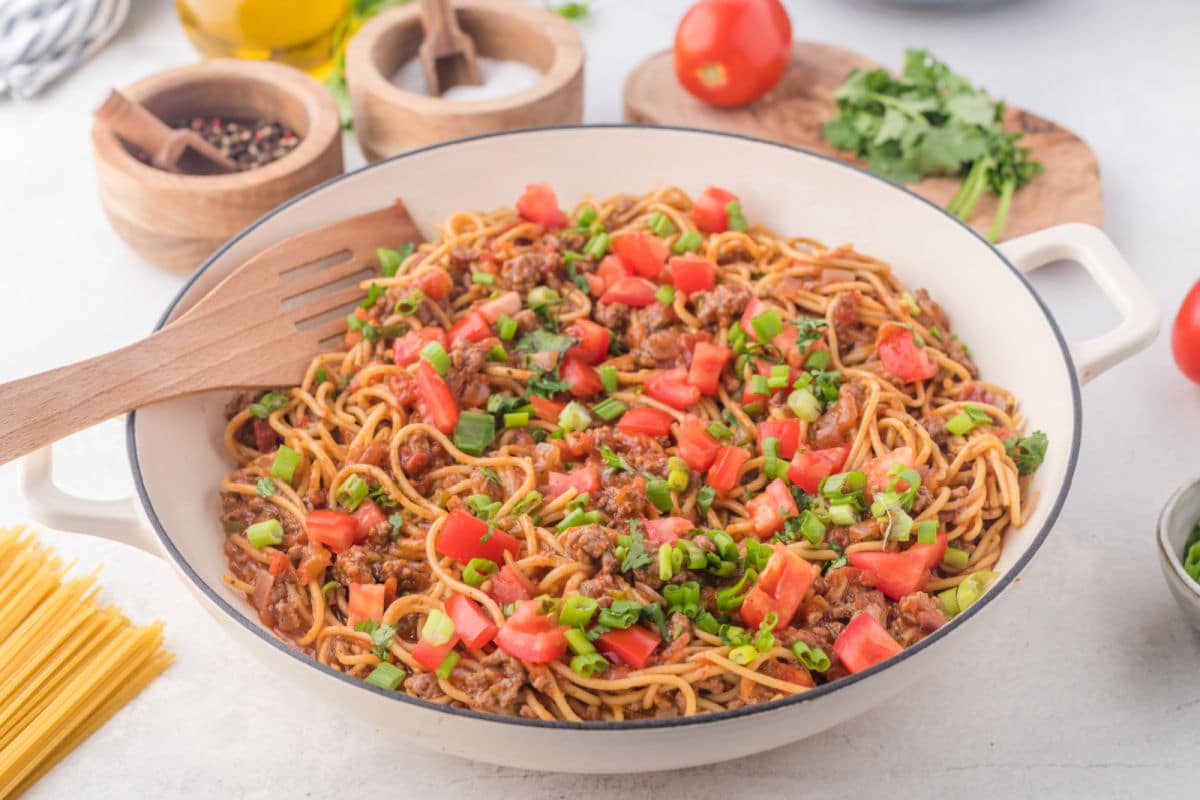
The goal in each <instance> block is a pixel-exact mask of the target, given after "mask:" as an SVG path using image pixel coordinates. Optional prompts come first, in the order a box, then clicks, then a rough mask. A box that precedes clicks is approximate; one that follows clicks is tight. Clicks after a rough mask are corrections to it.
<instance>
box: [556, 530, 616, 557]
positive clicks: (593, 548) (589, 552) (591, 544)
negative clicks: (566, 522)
mask: <svg viewBox="0 0 1200 800" xmlns="http://www.w3.org/2000/svg"><path fill="white" fill-rule="evenodd" d="M559 544H560V545H561V546H562V549H563V550H564V551H565V552H566V554H567V555H568V556H570V558H571V559H572V560H574V561H579V562H581V563H584V564H591V565H592V566H593V567H596V566H598V565H599V561H600V557H601V556H603V555H604V554H605V553H607V552H608V551H609V549H610V548H611V547H612V545H613V537H612V536H611V535H610V534H609V532H608V531H607V530H605V529H604V528H602V527H600V526H599V525H579V526H577V527H574V528H568V529H567V530H566V532H565V533H563V535H562V536H561V537H560V538H559Z"/></svg>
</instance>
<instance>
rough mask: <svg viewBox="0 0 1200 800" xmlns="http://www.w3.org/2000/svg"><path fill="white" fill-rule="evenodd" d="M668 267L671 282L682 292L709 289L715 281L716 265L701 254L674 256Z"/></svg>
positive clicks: (687, 292)
mask: <svg viewBox="0 0 1200 800" xmlns="http://www.w3.org/2000/svg"><path fill="white" fill-rule="evenodd" d="M668 269H669V270H670V272H671V283H673V284H675V288H676V289H678V290H679V291H681V292H683V293H684V294H691V293H692V292H708V291H711V290H712V288H713V286H715V285H716V282H717V265H716V264H714V263H713V262H711V261H709V260H708V259H707V258H704V257H703V256H675V257H674V258H672V259H671V262H670V266H669V267H668Z"/></svg>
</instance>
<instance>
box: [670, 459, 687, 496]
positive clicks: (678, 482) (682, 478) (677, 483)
mask: <svg viewBox="0 0 1200 800" xmlns="http://www.w3.org/2000/svg"><path fill="white" fill-rule="evenodd" d="M672 460H674V458H672ZM691 476H692V473H691V471H689V470H688V469H687V467H686V466H685V467H684V468H683V469H677V468H675V467H671V469H670V470H669V471H668V472H667V488H668V489H669V490H671V491H672V492H682V491H685V490H686V489H687V487H688V481H689V480H690V479H691Z"/></svg>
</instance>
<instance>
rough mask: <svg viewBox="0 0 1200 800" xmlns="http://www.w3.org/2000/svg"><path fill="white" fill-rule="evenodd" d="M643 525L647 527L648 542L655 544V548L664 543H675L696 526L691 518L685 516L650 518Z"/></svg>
mask: <svg viewBox="0 0 1200 800" xmlns="http://www.w3.org/2000/svg"><path fill="white" fill-rule="evenodd" d="M642 525H644V526H645V527H646V542H647V543H649V544H652V545H654V549H655V550H657V549H658V548H659V547H661V546H662V545H664V544H675V542H677V541H679V537H680V536H682V535H683V534H685V533H687V532H688V531H690V530H691V529H692V528H694V527H696V526H695V525H693V524H692V521H691V520H690V519H684V518H683V517H662V518H660V519H648V520H644V521H643V522H642Z"/></svg>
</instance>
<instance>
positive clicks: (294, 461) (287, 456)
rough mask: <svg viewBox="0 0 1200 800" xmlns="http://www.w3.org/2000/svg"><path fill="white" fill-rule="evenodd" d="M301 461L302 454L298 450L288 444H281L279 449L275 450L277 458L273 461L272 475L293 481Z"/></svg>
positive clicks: (286, 480)
mask: <svg viewBox="0 0 1200 800" xmlns="http://www.w3.org/2000/svg"><path fill="white" fill-rule="evenodd" d="M299 463H300V454H299V453H298V452H296V451H295V450H293V449H292V448H290V447H288V446H287V445H286V444H284V445H280V446H279V449H278V450H276V451H275V460H274V461H272V462H271V477H274V478H279V479H280V480H282V481H285V482H287V483H291V482H292V476H293V475H295V474H296V466H297V465H298V464H299Z"/></svg>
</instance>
